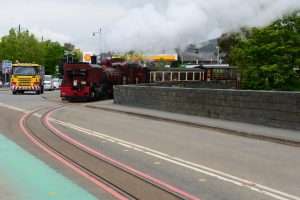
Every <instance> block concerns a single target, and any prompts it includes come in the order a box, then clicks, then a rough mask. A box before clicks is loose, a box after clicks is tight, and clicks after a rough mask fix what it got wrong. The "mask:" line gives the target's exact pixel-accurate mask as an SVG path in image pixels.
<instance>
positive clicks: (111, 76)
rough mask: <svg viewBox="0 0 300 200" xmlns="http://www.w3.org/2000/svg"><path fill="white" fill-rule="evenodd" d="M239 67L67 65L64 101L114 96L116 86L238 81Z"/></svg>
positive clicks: (127, 63) (110, 61) (112, 63)
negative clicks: (188, 67)
mask: <svg viewBox="0 0 300 200" xmlns="http://www.w3.org/2000/svg"><path fill="white" fill-rule="evenodd" d="M235 71H236V68H235V67H228V66H220V65H215V66H214V65H208V66H205V65H199V66H198V67H196V68H191V69H186V68H149V67H144V66H142V65H141V64H140V63H138V62H133V61H126V60H124V59H105V60H103V61H102V62H101V63H100V64H90V63H65V64H64V66H63V81H62V85H61V89H60V96H61V98H62V100H69V101H78V100H80V101H81V100H85V101H86V100H97V99H107V98H112V97H113V86H114V85H126V84H140V83H156V82H175V81H210V80H236V79H237V78H236V77H237V76H236V72H235Z"/></svg>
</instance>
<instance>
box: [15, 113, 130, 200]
mask: <svg viewBox="0 0 300 200" xmlns="http://www.w3.org/2000/svg"><path fill="white" fill-rule="evenodd" d="M38 110H40V109H37V110H34V111H32V112H30V113H27V114H25V115H24V116H23V117H22V118H21V119H20V121H19V125H20V127H21V129H22V131H23V133H24V134H25V135H26V136H27V137H28V138H29V139H30V140H31V141H32V142H33V143H34V144H35V145H37V146H38V147H39V148H41V149H42V150H44V151H45V152H46V153H48V154H49V155H51V156H52V157H54V158H55V159H57V160H59V161H60V162H61V163H63V164H64V165H66V166H68V167H70V168H71V169H72V170H74V171H75V172H77V173H78V174H80V175H81V176H83V177H85V178H86V179H88V180H90V181H91V182H93V183H95V184H96V185H97V186H99V187H101V188H102V189H104V190H106V191H107V192H109V193H110V194H112V195H113V196H114V197H116V198H117V199H119V200H127V198H126V197H124V196H122V195H121V194H119V193H118V192H116V191H115V190H113V189H112V188H110V187H108V186H107V185H105V184H103V183H101V182H100V181H98V180H97V179H95V178H94V177H92V176H90V175H89V174H87V173H86V172H84V171H83V170H81V169H80V168H78V167H76V166H75V165H73V164H72V163H70V162H68V161H67V160H65V159H64V158H62V157H60V156H59V155H58V154H56V153H54V152H52V151H51V150H50V149H48V148H47V147H46V146H44V145H43V144H41V143H40V142H39V141H38V140H36V139H35V138H34V137H32V136H31V135H30V133H29V132H28V131H27V129H26V128H25V127H24V119H25V118H26V117H27V116H28V115H30V114H32V113H34V112H36V111H38Z"/></svg>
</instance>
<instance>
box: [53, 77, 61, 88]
mask: <svg viewBox="0 0 300 200" xmlns="http://www.w3.org/2000/svg"><path fill="white" fill-rule="evenodd" d="M53 85H54V89H57V90H58V89H60V86H61V79H60V78H54V79H53Z"/></svg>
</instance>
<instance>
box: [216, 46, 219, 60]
mask: <svg viewBox="0 0 300 200" xmlns="http://www.w3.org/2000/svg"><path fill="white" fill-rule="evenodd" d="M216 49H217V64H220V47H219V46H216Z"/></svg>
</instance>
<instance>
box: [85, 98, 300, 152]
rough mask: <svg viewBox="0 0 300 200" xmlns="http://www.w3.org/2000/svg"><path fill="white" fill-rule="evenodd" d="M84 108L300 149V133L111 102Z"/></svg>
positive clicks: (89, 105) (101, 102)
mask: <svg viewBox="0 0 300 200" xmlns="http://www.w3.org/2000/svg"><path fill="white" fill-rule="evenodd" d="M85 106H86V107H89V108H95V109H101V110H108V111H114V112H118V113H124V114H128V115H134V116H139V117H144V118H148V119H153V120H160V121H167V122H172V123H177V124H183V125H188V126H194V127H200V128H207V129H211V130H217V131H221V132H224V133H227V134H232V135H238V136H244V137H249V138H254V139H260V140H267V141H272V142H277V143H282V144H287V145H292V146H298V147H300V131H299V130H292V129H282V128H275V127H268V126H262V125H257V124H249V123H243V122H235V121H228V120H222V119H214V118H208V117H199V116H192V115H183V114H177V113H171V112H164V111H159V110H152V109H144V108H137V107H130V106H124V105H118V104H114V103H113V100H106V101H98V102H92V103H87V104H85Z"/></svg>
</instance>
